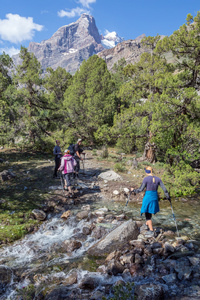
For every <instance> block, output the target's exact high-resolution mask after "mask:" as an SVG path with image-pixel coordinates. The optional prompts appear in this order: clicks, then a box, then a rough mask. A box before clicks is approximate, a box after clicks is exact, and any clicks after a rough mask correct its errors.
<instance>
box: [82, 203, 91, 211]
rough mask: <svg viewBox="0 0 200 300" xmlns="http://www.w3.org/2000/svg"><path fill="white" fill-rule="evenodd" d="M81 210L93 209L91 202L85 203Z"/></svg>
mask: <svg viewBox="0 0 200 300" xmlns="http://www.w3.org/2000/svg"><path fill="white" fill-rule="evenodd" d="M81 210H91V207H90V205H89V204H87V205H83V206H82V207H81Z"/></svg>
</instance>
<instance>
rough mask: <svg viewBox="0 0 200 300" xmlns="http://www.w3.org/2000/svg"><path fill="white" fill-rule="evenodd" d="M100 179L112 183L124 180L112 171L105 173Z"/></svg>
mask: <svg viewBox="0 0 200 300" xmlns="http://www.w3.org/2000/svg"><path fill="white" fill-rule="evenodd" d="M98 177H99V178H101V179H103V180H108V181H112V180H114V181H117V180H121V179H122V178H121V176H120V175H119V174H117V173H116V172H114V171H112V170H110V171H106V172H103V173H101V174H100V175H99V176H98Z"/></svg>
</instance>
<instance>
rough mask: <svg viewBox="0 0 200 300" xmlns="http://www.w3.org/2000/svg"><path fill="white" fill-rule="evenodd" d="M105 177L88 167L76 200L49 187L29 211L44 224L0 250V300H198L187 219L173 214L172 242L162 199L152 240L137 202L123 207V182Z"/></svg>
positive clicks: (198, 258)
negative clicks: (38, 207) (40, 204)
mask: <svg viewBox="0 0 200 300" xmlns="http://www.w3.org/2000/svg"><path fill="white" fill-rule="evenodd" d="M107 179H108V178H107ZM107 179H105V178H104V179H100V178H99V177H98V176H97V174H96V173H95V174H94V173H92V171H91V170H89V168H87V169H86V171H85V174H84V176H82V177H81V179H80V180H79V183H78V186H77V191H76V194H77V198H76V199H75V202H73V201H72V200H71V199H66V198H65V197H63V196H62V191H61V190H60V189H59V182H58V184H57V187H56V185H55V187H54V189H55V190H56V189H57V194H54V196H53V197H52V199H51V200H49V201H48V202H47V203H46V204H45V205H44V207H43V210H42V211H41V212H35V213H37V215H38V217H40V218H41V219H43V220H44V221H43V224H42V225H41V226H40V228H39V229H38V230H35V232H33V233H32V234H30V235H27V236H26V237H25V238H24V239H22V240H20V241H17V242H15V243H14V244H12V245H9V246H3V247H2V248H1V249H0V299H2V300H5V299H10V300H11V299H18V300H20V299H26V300H28V299H36V300H37V299H38V300H39V299H45V300H47V299H49V300H50V299H51V300H52V299H53V300H58V299H109V298H111V297H115V298H114V299H135V298H134V297H137V299H199V298H200V251H199V240H198V236H197V234H196V233H197V228H198V227H195V226H194V227H195V229H193V227H192V224H193V223H192V222H193V219H191V220H190V219H189V218H187V216H184V218H183V217H181V218H179V215H177V214H176V216H177V221H178V226H179V227H180V237H177V234H176V230H175V226H174V223H173V219H172V218H171V214H170V210H169V207H168V206H167V203H166V202H163V204H162V205H163V207H162V205H161V213H159V215H158V217H157V216H156V218H154V224H155V232H154V236H151V235H150V234H149V231H148V230H147V228H146V226H145V224H144V220H142V218H141V217H140V216H139V207H140V202H141V198H136V199H132V200H131V202H130V203H129V205H128V207H127V208H126V207H125V202H126V200H127V194H126V191H124V189H123V187H124V186H125V183H124V182H123V184H121V183H122V182H121V181H120V179H118V180H119V181H115V178H114V179H113V178H112V179H111V180H110V181H109V180H107ZM127 184H128V183H127ZM51 190H52V188H51ZM114 191H115V192H114ZM192 201H197V200H196V199H194V200H192ZM180 203H181V204H182V203H183V200H182V202H180V201H179V204H180ZM191 203H192V202H191ZM175 204H176V202H175V201H174V202H173V205H175ZM194 204H195V203H194ZM187 205H188V202H187ZM165 206H166V208H165ZM177 211H179V210H178V209H177V210H176V212H177ZM169 215H170V217H169ZM45 218H46V219H45ZM184 219H187V220H185V222H187V223H185V225H187V224H189V225H190V226H188V228H189V229H191V230H190V231H188V234H187V230H185V227H187V226H183V225H184V224H183V222H184ZM181 222H182V223H181ZM197 226H198V224H197ZM192 230H193V231H192ZM191 232H192V233H191ZM195 236H197V238H194V237H195Z"/></svg>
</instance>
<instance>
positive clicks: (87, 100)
mask: <svg viewBox="0 0 200 300" xmlns="http://www.w3.org/2000/svg"><path fill="white" fill-rule="evenodd" d="M113 92H114V83H113V81H112V79H111V75H110V73H109V71H108V70H107V66H106V63H105V61H104V60H103V59H101V58H99V57H98V56H97V55H93V56H92V57H90V58H89V59H88V60H87V61H84V62H83V63H82V65H81V67H80V70H79V71H77V72H76V73H75V75H74V77H73V82H72V84H71V85H70V86H69V88H68V89H67V90H66V93H65V100H64V108H65V111H66V122H67V124H68V127H69V128H71V130H72V131H73V132H74V129H75V128H76V135H77V136H79V135H80V136H82V137H84V138H85V139H87V140H88V141H91V142H94V141H95V139H98V136H96V137H95V133H96V131H97V130H98V129H99V128H100V127H101V126H103V125H107V126H108V127H109V126H112V123H113V116H114V112H115V110H116V103H115V96H114V93H113ZM104 129H105V127H104ZM108 134H109V132H108Z"/></svg>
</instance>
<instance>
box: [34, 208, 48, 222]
mask: <svg viewBox="0 0 200 300" xmlns="http://www.w3.org/2000/svg"><path fill="white" fill-rule="evenodd" d="M32 213H33V215H34V217H35V218H36V219H37V220H39V221H44V220H45V219H46V213H45V212H44V211H43V210H39V209H34V210H32Z"/></svg>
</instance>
